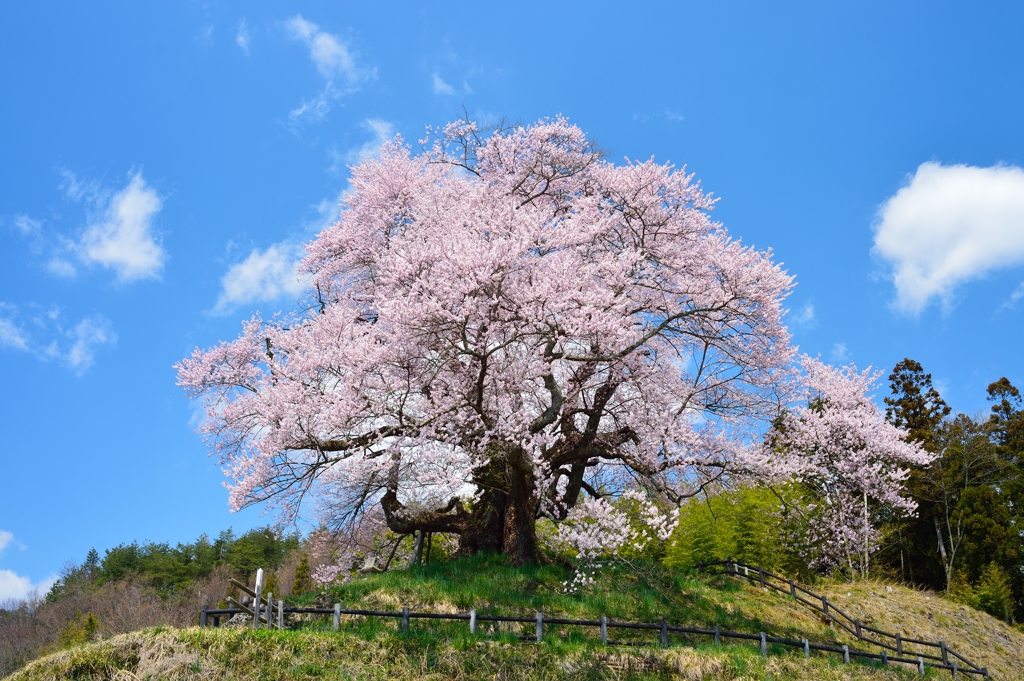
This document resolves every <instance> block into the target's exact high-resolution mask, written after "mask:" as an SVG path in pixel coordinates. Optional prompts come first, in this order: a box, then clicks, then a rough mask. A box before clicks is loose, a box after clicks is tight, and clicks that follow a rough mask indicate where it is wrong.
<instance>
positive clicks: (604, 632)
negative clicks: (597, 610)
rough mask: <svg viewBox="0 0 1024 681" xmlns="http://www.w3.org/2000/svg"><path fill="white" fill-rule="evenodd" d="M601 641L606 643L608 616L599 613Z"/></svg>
mask: <svg viewBox="0 0 1024 681" xmlns="http://www.w3.org/2000/svg"><path fill="white" fill-rule="evenodd" d="M601 643H603V644H605V645H608V618H607V617H605V616H604V615H601Z"/></svg>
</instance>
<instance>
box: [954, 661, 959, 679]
mask: <svg viewBox="0 0 1024 681" xmlns="http://www.w3.org/2000/svg"><path fill="white" fill-rule="evenodd" d="M957 671H958V670H957V666H956V660H953V678H954V679H955V678H957V676H956V673H957Z"/></svg>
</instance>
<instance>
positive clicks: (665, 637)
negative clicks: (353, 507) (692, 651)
mask: <svg viewBox="0 0 1024 681" xmlns="http://www.w3.org/2000/svg"><path fill="white" fill-rule="evenodd" d="M736 565H738V566H740V567H741V568H742V567H748V569H749V566H743V565H742V564H739V563H737V564H736ZM706 566H707V564H705V566H701V569H703V568H704V567H706ZM758 574H759V576H760V574H761V573H758ZM763 574H764V575H765V581H766V583H767V580H768V579H769V577H768V576H769V575H770V574H771V573H768V572H763ZM231 583H232V584H233V585H234V586H236V587H238V588H239V589H240V590H242V591H243V592H244V593H247V594H249V595H250V596H252V597H253V600H252V602H251V607H249V605H247V604H243V603H239V602H238V601H235V600H234V599H229V601H230V602H232V603H234V604H235V605H236V607H231V608H209V607H207V606H203V609H202V612H201V613H200V615H199V626H200V627H207V626H211V625H212V626H214V627H219V626H220V624H221V618H222V617H227V618H230V617H233V616H234V615H239V614H246V615H248V616H250V617H252V618H253V619H252V626H253V628H260V627H263V626H264V625H266V627H268V628H276V629H284V626H285V615H333V630H334V631H338V629H339V628H340V627H341V616H342V615H350V616H356V617H381V618H391V619H397V620H400V624H399V628H400V631H402V632H403V633H406V632H408V631H409V626H410V623H411V621H412V620H414V619H420V620H449V621H462V622H468V624H469V633H470V634H477V625H478V623H481V622H492V623H496V624H497V623H510V624H534V625H535V627H536V629H535V633H534V635H532V636H520V637H519V638H520V639H521V640H525V641H536V642H537V643H542V642H543V640H544V634H545V627H553V626H575V627H584V628H586V627H590V628H596V629H599V630H600V636H601V642H602V643H603V644H605V645H618V646H644V645H649V644H645V643H643V642H638V641H618V640H614V639H611V638H609V636H608V634H609V631H613V630H616V629H619V630H634V631H636V630H640V631H652V632H658V633H659V640H658V642H659V643H660V644H661V646H662V647H663V648H665V647H668V645H669V635H670V634H677V635H686V636H694V637H707V638H713V639H714V643H715V645H716V646H717V645H721V644H722V642H723V640H724V639H736V640H739V641H754V642H757V643H758V644H759V646H760V650H761V654H762V655H767V654H768V646H769V645H770V644H773V645H781V646H785V647H789V648H797V649H802V650H803V653H804V657H806V658H809V657H810V656H811V652H812V651H818V652H821V653H825V654H829V653H835V654H838V655H842V657H843V662H845V663H849V662H850V661H851V659H854V658H859V659H862V660H873V661H879V662H881V663H882V664H883V665H889V664H906V665H911V666H913V667H916V668H917V671H918V673H919V674H924V673H925V668H926V667H933V668H936V669H946V670H949V671H950V672H952V674H953V678H954V679H955V678H958V673H964V674H967V675H975V676H981V677H983V678H985V679H988V678H989V677H988V671H987V670H986V669H979V668H977V667H976V666H974V665H971V664H970V663H968V665H969V666H968V667H963V668H962V667H960V666H959V665H958V664H957V662H956V659H953V660H950V661H949V662H946V661H939V662H934V661H930V660H926V659H925V657H924V656H922V655H918V656H917V657H916V658H914V657H907V656H905V655H904V653H903V652H902V649H901V651H900V652H899V653H898V654H897V655H896V656H893V657H890V656H889V655H888V651H887V650H885V649H883V650H882V652H881V653H880V654H876V653H869V652H865V651H861V650H853V649H851V648H850V647H849V646H847V645H843V646H840V647H836V646H829V645H824V644H820V643H811V642H810V641H809V640H808V639H806V638H804V639H801V640H799V641H796V640H793V639H787V638H779V637H776V636H769V635H768V634H767V633H766V632H763V631H762V632H759V633H757V634H749V633H744V632H739V631H729V630H726V629H722V628H721V627H720V626H718V625H717V624H716V625H715V626H714V628H712V629H703V628H700V627H683V626H675V625H670V624H669V623H668V622H667V621H666V620H664V619H663V620H661V621H660V622H659V623H657V624H652V623H641V622H617V621H613V620H609V619H608V618H607V617H601V618H600V619H598V620H574V619H565V618H561V617H550V618H549V617H545V616H544V614H543V613H541V612H538V613H536V614H535V615H534V617H522V616H520V617H512V616H504V615H478V614H477V612H476V610H470V611H469V612H464V613H433V612H411V611H410V610H409V608H402V610H401V611H384V610H362V609H351V608H342V607H341V604H340V603H335V604H334V607H333V608H303V607H292V606H286V605H285V604H284V602H283V601H280V600H279V601H276V602H275V601H274V600H273V598H272V596H270V595H269V594H268V596H267V597H264V596H262V595H261V594H260V593H259V582H257V586H256V589H250V588H249V587H248V586H246V585H244V584H242V583H241V582H238V581H236V580H231ZM548 633H550V629H548ZM904 640H905V641H908V642H916V641H914V640H913V639H904ZM946 650H947V651H948V649H946ZM948 652H952V651H948ZM954 656H955V658H959V659H961V660H962V659H963V658H961V657H960V656H959V655H956V654H955V653H954ZM965 662H966V660H965Z"/></svg>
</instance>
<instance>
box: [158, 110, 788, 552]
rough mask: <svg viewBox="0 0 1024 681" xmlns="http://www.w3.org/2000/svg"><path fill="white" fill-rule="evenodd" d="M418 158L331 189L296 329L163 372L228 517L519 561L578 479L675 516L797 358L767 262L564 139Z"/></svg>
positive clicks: (529, 138)
mask: <svg viewBox="0 0 1024 681" xmlns="http://www.w3.org/2000/svg"><path fill="white" fill-rule="evenodd" d="M424 144H425V148H426V151H424V152H423V153H420V154H418V155H415V154H413V153H412V152H411V151H410V150H409V148H407V147H406V146H404V145H403V143H402V141H401V139H400V138H399V139H396V141H395V142H394V143H392V144H388V145H385V146H384V148H383V149H382V151H381V155H380V158H379V159H374V160H365V161H363V162H362V163H360V164H359V165H358V166H355V167H354V168H353V169H352V187H353V191H352V192H351V194H350V195H348V196H347V197H346V199H345V202H344V204H343V207H342V213H341V218H340V220H339V221H338V223H337V224H335V225H333V226H331V227H328V228H326V229H325V230H324V231H323V232H322V233H321V234H320V235H319V236H318V237H317V238H316V239H315V240H314V241H313V242H312V243H310V244H308V245H307V251H308V255H307V257H306V259H305V261H304V263H303V269H304V270H305V271H306V273H308V275H309V281H310V284H309V286H310V289H309V293H308V297H307V299H306V302H307V303H308V304H307V306H306V309H305V310H303V311H299V312H295V313H293V314H291V315H288V316H285V317H281V318H276V319H274V320H272V321H266V320H263V319H261V318H258V317H257V318H254V319H251V320H249V321H248V322H246V323H245V324H244V326H243V331H242V334H241V336H240V337H239V338H238V339H237V340H235V341H232V342H230V343H222V344H221V345H219V346H217V347H214V348H212V349H209V350H196V352H195V353H194V354H193V355H192V357H191V358H189V359H186V360H184V361H182V362H181V363H179V364H178V365H177V369H178V378H179V384H180V385H182V386H184V387H185V389H186V391H187V392H188V394H189V395H190V396H193V397H200V398H202V399H203V400H205V404H206V408H207V413H208V417H209V418H208V420H207V423H206V425H205V426H204V427H203V430H204V433H205V435H206V437H207V438H208V440H209V442H210V445H211V447H212V449H213V451H214V452H216V453H217V454H218V455H219V456H220V458H221V461H222V463H223V466H224V468H225V471H226V472H227V474H228V476H229V477H230V478H231V479H232V483H231V487H230V500H231V504H232V506H233V507H234V508H241V507H243V506H246V505H249V504H254V503H259V502H264V501H273V502H275V503H277V504H278V505H279V508H280V509H281V510H282V511H283V512H284V513H286V514H296V513H299V512H300V509H302V508H304V507H305V506H308V505H314V506H316V505H319V506H320V507H321V508H322V509H326V512H328V513H329V514H330V515H331V516H332V517H333V518H357V517H359V516H360V515H361V514H363V513H365V512H366V511H367V509H369V508H371V507H373V506H376V505H379V507H380V508H381V509H382V511H383V514H384V518H385V521H386V524H387V526H388V527H389V528H390V529H391V530H392V531H394V532H397V533H400V534H406V533H410V532H414V531H425V532H446V533H455V534H458V535H459V536H460V546H461V550H462V551H463V552H464V553H473V552H475V551H479V550H491V551H495V552H504V553H507V554H510V555H511V556H512V557H513V559H514V560H515V561H516V562H520V563H521V562H529V561H533V560H535V559H536V558H537V550H538V549H537V538H536V532H535V521H536V520H537V518H539V517H542V516H546V517H549V518H551V519H553V520H555V521H556V522H560V521H562V520H564V519H565V518H567V517H568V515H569V514H570V512H571V511H572V509H574V508H575V507H576V506H577V505H578V504H580V503H581V500H582V499H585V498H593V499H597V498H601V497H602V496H605V495H606V494H607V493H608V491H609V488H608V487H607V486H605V487H604V488H602V489H598V488H596V487H595V486H594V485H593V484H591V483H592V482H594V476H596V475H600V476H602V480H605V481H607V480H612V481H618V483H616V484H617V485H618V487H617V489H618V490H619V491H622V490H624V489H626V488H627V487H628V488H633V489H642V490H644V493H645V494H648V495H652V496H656V497H660V498H663V499H665V500H667V501H669V502H672V503H679V502H680V501H681V500H682V499H685V498H687V497H689V496H692V495H694V494H696V493H698V492H699V491H700V489H701V488H702V487H703V486H704V485H706V484H707V483H708V482H709V481H712V480H714V479H716V478H718V477H720V476H721V475H723V474H724V473H726V472H728V471H729V470H731V467H732V466H733V464H734V462H735V461H736V458H737V455H738V453H739V452H740V451H742V450H743V449H744V446H745V445H744V443H748V442H750V441H751V439H752V438H755V437H758V436H759V433H760V431H759V428H760V427H761V426H760V424H762V423H764V422H765V419H767V418H769V417H770V416H772V415H774V414H775V413H777V409H778V400H779V396H778V388H779V385H780V377H781V376H782V375H783V374H784V373H785V370H786V368H787V367H788V366H789V364H790V362H791V359H792V356H793V349H792V348H791V346H790V343H789V335H788V332H787V330H786V328H785V326H784V325H783V322H782V316H783V307H782V303H783V300H784V299H785V297H786V296H787V295H788V293H789V291H790V288H791V286H792V280H791V278H790V277H789V276H788V275H787V274H786V273H785V272H784V271H783V270H782V269H781V268H780V267H779V266H778V265H776V264H775V263H773V262H772V259H771V254H770V253H769V252H766V251H759V250H756V249H754V248H751V247H748V246H744V245H742V244H741V243H739V242H738V241H736V240H734V239H732V238H731V237H730V236H729V235H728V233H727V232H726V230H725V228H724V227H723V226H722V225H720V224H717V223H715V222H713V221H711V219H710V218H709V215H708V212H709V211H710V210H711V208H712V206H713V203H714V201H713V200H712V199H711V198H710V197H709V196H708V195H707V194H705V193H704V192H703V191H702V190H701V188H700V185H699V184H698V183H696V182H694V180H693V176H692V175H687V174H685V173H684V172H682V171H679V170H676V169H674V168H673V167H671V166H668V165H659V164H657V163H654V162H653V161H647V162H626V163H624V164H622V165H614V164H612V163H609V162H607V161H605V160H604V159H603V158H602V157H601V155H600V154H599V153H598V152H597V151H596V150H595V147H594V145H593V144H592V143H591V142H590V140H588V139H587V137H586V136H585V135H584V134H583V132H582V131H581V130H580V129H579V128H577V127H575V126H573V125H571V124H569V123H568V122H567V121H565V120H564V119H560V118H559V119H555V120H542V121H540V122H538V123H536V124H534V125H531V126H526V127H517V128H513V129H506V130H498V131H495V132H493V133H485V132H484V131H481V130H480V129H479V128H478V127H477V126H476V125H475V124H473V123H470V122H459V123H454V124H451V125H449V126H447V127H446V128H444V129H443V130H442V131H440V133H438V134H437V135H436V137H435V138H433V139H428V140H425V141H424ZM613 491H614V490H613Z"/></svg>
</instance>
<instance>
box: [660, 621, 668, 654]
mask: <svg viewBox="0 0 1024 681" xmlns="http://www.w3.org/2000/svg"><path fill="white" fill-rule="evenodd" d="M661 647H662V648H668V622H666V621H665V620H661Z"/></svg>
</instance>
